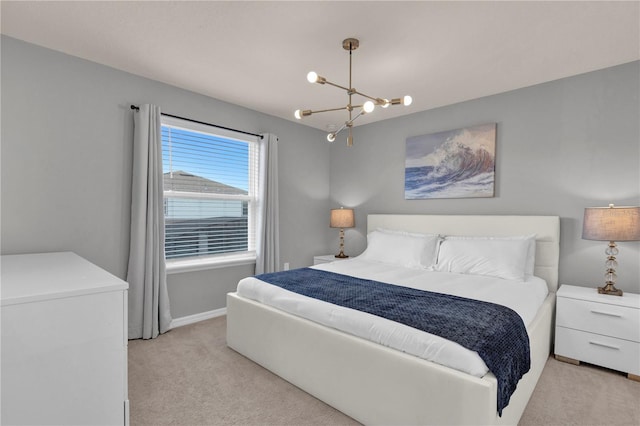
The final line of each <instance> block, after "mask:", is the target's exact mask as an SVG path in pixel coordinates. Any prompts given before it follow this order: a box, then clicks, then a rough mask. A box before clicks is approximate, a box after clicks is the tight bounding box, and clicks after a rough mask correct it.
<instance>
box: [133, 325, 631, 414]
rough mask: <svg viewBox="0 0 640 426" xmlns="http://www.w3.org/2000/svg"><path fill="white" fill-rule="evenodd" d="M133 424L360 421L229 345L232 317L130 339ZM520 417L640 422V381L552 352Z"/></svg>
mask: <svg viewBox="0 0 640 426" xmlns="http://www.w3.org/2000/svg"><path fill="white" fill-rule="evenodd" d="M129 401H130V421H131V425H133V426H135V425H357V424H359V423H357V422H356V421H355V420H353V419H351V418H350V417H347V416H345V415H344V414H342V413H341V412H339V411H337V410H335V409H334V408H332V407H330V406H328V405H326V404H325V403H323V402H321V401H319V400H318V399H316V398H314V397H312V396H311V395H309V394H307V393H306V392H304V391H302V390H300V389H298V388H297V387H295V386H293V385H291V384H290V383H288V382H286V381H284V380H282V379H281V378H279V377H278V376H276V375H274V374H272V373H271V372H269V371H268V370H265V369H264V368H262V367H260V366H259V365H257V364H255V363H254V362H252V361H250V360H248V359H247V358H245V357H243V356H242V355H240V354H238V353H237V352H235V351H233V350H231V349H229V348H228V347H227V345H226V317H218V318H214V319H210V320H207V321H202V322H199V323H196V324H192V325H188V326H184V327H180V328H177V329H174V330H171V331H170V332H168V333H166V334H164V335H162V336H160V337H158V338H157V339H154V340H133V341H130V342H129ZM520 425H522V426H528V425H640V383H638V382H634V381H631V380H628V379H627V378H626V376H624V375H622V374H620V373H617V372H614V371H611V370H607V369H602V368H599V367H595V366H590V365H585V364H583V365H580V366H576V365H571V364H566V363H563V362H559V361H556V360H555V359H553V358H549V360H548V361H547V364H546V366H545V369H544V371H543V373H542V376H541V378H540V381H539V382H538V386H537V387H536V390H535V391H534V393H533V395H532V397H531V400H530V401H529V405H528V406H527V408H526V410H525V412H524V414H523V416H522V419H521V421H520Z"/></svg>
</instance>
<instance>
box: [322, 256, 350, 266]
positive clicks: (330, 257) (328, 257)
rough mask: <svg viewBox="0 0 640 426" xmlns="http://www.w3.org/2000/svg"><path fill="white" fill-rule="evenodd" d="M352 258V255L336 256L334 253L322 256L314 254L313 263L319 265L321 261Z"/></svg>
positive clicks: (327, 261)
mask: <svg viewBox="0 0 640 426" xmlns="http://www.w3.org/2000/svg"><path fill="white" fill-rule="evenodd" d="M346 259H351V258H350V257H342V258H341V257H336V256H335V255H334V254H323V255H322V256H313V264H314V265H319V264H321V263H329V262H335V261H336V260H346Z"/></svg>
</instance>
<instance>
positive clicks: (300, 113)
mask: <svg viewBox="0 0 640 426" xmlns="http://www.w3.org/2000/svg"><path fill="white" fill-rule="evenodd" d="M293 115H294V117H296V118H297V119H298V120H300V119H301V118H302V112H301V111H300V110H299V109H297V110H296V112H294V113H293Z"/></svg>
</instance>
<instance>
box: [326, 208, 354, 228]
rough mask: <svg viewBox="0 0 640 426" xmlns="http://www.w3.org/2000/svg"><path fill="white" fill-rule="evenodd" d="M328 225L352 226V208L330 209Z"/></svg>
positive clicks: (338, 226)
mask: <svg viewBox="0 0 640 426" xmlns="http://www.w3.org/2000/svg"><path fill="white" fill-rule="evenodd" d="M330 226H331V227H332V228H353V227H354V226H355V220H354V218H353V209H345V208H339V209H332V210H331V224H330Z"/></svg>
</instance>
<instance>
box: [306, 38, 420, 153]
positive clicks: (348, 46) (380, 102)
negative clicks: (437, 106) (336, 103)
mask: <svg viewBox="0 0 640 426" xmlns="http://www.w3.org/2000/svg"><path fill="white" fill-rule="evenodd" d="M358 46H360V41H359V40H358V39H356V38H347V39H345V40H343V41H342V47H343V48H344V49H345V50H348V51H349V87H344V86H340V85H339V84H335V83H332V82H330V81H329V80H327V79H326V78H324V77H321V76H319V75H318V74H316V73H315V72H313V71H311V72H310V73H309V74H307V81H309V83H318V84H328V85H330V86H334V87H337V88H339V89H342V90H344V91H346V92H347V95H348V96H349V101H348V103H347V105H346V106H343V107H339V108H329V109H322V110H317V111H312V110H310V109H305V110H300V109H298V110H296V112H295V113H294V116H295V117H296V118H297V119H298V120H300V119H301V118H303V117H308V116H310V115H311V114H317V113H320V112H329V111H340V110H343V109H344V110H347V112H348V113H349V119H348V120H347V121H345V122H344V124H343V125H342V127H340V128H339V129H338V130H335V131H333V132H331V133H329V134H328V135H327V140H328V141H329V142H333V141H335V140H336V136H337V135H338V133H340V132H341V131H343V130H344V129H349V134H348V136H347V146H353V136H352V134H351V128H352V127H353V122H354V121H355V120H356V119H357V118H358V117H360V116H361V115H364V114H368V113H370V112H372V111H373V110H374V109H375V107H376V106H381V107H382V108H387V107H389V105H401V104H402V105H405V106H408V105H411V102H412V101H413V100H412V99H411V96H409V95H407V96H404V97H403V98H393V99H391V100H389V99H386V98H374V97H373V96H369V95H365V94H364V93H361V92H358V91H357V90H356V89H355V88H354V87H353V85H352V84H351V54H352V53H353V51H354V50H356V49H357V48H358ZM353 95H359V96H362V97H363V98H366V99H368V100H367V101H365V102H364V103H363V104H361V105H353V102H352V97H353ZM358 109H359V111H357V114H356V115H355V117H354V116H353V114H354V110H358Z"/></svg>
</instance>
